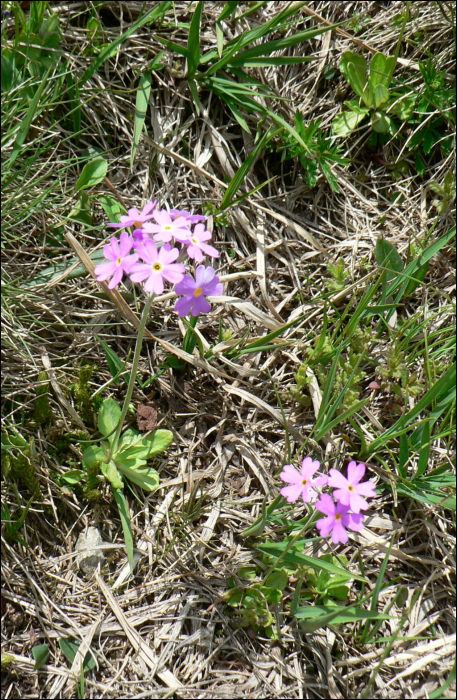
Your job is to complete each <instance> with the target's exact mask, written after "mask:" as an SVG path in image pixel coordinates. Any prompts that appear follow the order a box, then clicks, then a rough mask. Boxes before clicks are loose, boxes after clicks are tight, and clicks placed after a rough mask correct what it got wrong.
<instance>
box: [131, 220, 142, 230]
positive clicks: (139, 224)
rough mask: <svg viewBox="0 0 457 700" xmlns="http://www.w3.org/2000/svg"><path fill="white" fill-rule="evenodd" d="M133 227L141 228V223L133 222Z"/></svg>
mask: <svg viewBox="0 0 457 700" xmlns="http://www.w3.org/2000/svg"><path fill="white" fill-rule="evenodd" d="M133 225H134V226H135V228H143V222H142V221H134V222H133Z"/></svg>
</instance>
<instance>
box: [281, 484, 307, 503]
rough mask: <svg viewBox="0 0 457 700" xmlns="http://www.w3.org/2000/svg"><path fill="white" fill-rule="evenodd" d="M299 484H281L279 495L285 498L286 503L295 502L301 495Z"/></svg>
mask: <svg viewBox="0 0 457 700" xmlns="http://www.w3.org/2000/svg"><path fill="white" fill-rule="evenodd" d="M301 491H302V490H301V486H300V485H299V484H292V485H291V486H283V488H282V489H281V496H284V498H287V502H288V503H295V501H297V500H298V499H299V498H300V496H301Z"/></svg>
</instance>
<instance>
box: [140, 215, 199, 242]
mask: <svg viewBox="0 0 457 700" xmlns="http://www.w3.org/2000/svg"><path fill="white" fill-rule="evenodd" d="M154 219H155V220H156V222H157V223H155V224H153V223H152V221H149V222H148V223H147V224H145V226H144V227H143V229H144V231H146V233H149V234H151V235H152V237H153V238H154V240H155V241H163V242H164V243H168V241H171V240H172V238H176V240H177V241H179V242H180V243H188V241H189V237H190V230H189V228H188V225H187V220H186V219H184V218H183V217H178V218H177V219H175V220H174V221H173V219H172V218H171V216H170V214H169V213H168V212H167V211H166V210H165V209H162V210H161V211H155V212H154Z"/></svg>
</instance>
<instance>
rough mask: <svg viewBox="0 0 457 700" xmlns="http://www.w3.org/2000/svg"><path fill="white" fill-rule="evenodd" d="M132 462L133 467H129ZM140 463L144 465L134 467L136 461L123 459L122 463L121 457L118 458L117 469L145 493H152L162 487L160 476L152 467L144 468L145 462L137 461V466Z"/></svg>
mask: <svg viewBox="0 0 457 700" xmlns="http://www.w3.org/2000/svg"><path fill="white" fill-rule="evenodd" d="M130 462H131V466H129V464H130ZM140 462H143V465H141V466H135V467H134V464H135V460H132V461H130V460H128V459H123V460H122V461H120V458H119V456H118V457H116V465H117V468H118V469H119V471H120V472H121V473H122V474H123V476H125V478H126V479H129V480H130V481H132V482H133V483H134V484H136V485H137V486H139V487H140V488H142V489H143V490H144V491H148V493H152V492H153V491H156V490H157V489H158V488H159V486H160V477H159V474H158V473H157V471H156V470H155V469H153V468H152V467H147V466H144V465H145V462H144V460H136V463H137V464H139V463H140ZM133 467H134V468H133Z"/></svg>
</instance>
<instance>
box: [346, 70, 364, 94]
mask: <svg viewBox="0 0 457 700" xmlns="http://www.w3.org/2000/svg"><path fill="white" fill-rule="evenodd" d="M365 69H366V67H365ZM347 73H348V78H349V83H350V85H351V87H352V89H353V90H354V92H355V94H356V95H358V96H359V97H363V96H364V92H365V85H366V81H367V78H366V74H365V72H364V70H361V69H360V66H359V65H355V64H354V63H352V62H351V61H349V63H348V65H347Z"/></svg>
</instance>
